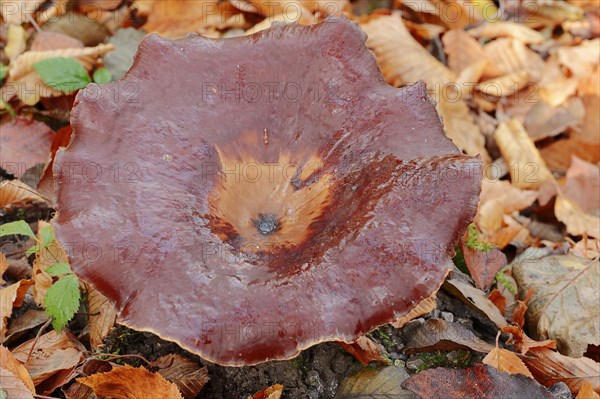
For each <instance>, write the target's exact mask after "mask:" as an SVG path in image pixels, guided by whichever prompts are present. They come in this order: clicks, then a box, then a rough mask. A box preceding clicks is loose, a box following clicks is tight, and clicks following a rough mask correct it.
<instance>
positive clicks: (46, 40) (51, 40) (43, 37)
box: [29, 30, 85, 51]
mask: <svg viewBox="0 0 600 399" xmlns="http://www.w3.org/2000/svg"><path fill="white" fill-rule="evenodd" d="M83 47H85V46H84V45H83V43H82V42H81V40H79V39H75V38H74V37H71V36H67V35H65V34H64V33H60V32H52V31H45V30H43V31H41V32H38V33H36V35H35V36H34V37H33V41H32V42H31V47H30V48H29V50H31V51H48V50H56V49H65V48H83Z"/></svg>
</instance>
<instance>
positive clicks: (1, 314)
mask: <svg viewBox="0 0 600 399" xmlns="http://www.w3.org/2000/svg"><path fill="white" fill-rule="evenodd" d="M32 284H33V283H32V281H31V280H20V281H17V282H16V283H14V284H11V285H9V286H8V287H3V288H0V342H4V339H5V338H6V332H7V329H6V325H7V322H8V318H9V317H10V315H11V314H12V311H13V308H19V307H21V305H22V304H23V300H24V299H25V294H26V293H27V291H28V290H29V287H30V286H31V285H32Z"/></svg>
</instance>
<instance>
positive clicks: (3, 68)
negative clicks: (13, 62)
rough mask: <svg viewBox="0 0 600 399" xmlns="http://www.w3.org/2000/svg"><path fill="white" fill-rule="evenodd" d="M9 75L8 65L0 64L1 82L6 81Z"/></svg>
mask: <svg viewBox="0 0 600 399" xmlns="http://www.w3.org/2000/svg"><path fill="white" fill-rule="evenodd" d="M7 74H8V65H4V64H2V63H1V62H0V80H2V79H4V78H5V77H6V75H7Z"/></svg>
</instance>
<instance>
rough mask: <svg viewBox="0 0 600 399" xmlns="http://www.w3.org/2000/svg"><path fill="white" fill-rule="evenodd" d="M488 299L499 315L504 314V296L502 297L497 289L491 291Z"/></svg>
mask: <svg viewBox="0 0 600 399" xmlns="http://www.w3.org/2000/svg"><path fill="white" fill-rule="evenodd" d="M488 299H489V300H490V301H492V303H493V304H494V305H496V307H497V308H498V310H499V311H500V313H502V314H504V311H505V310H506V298H505V297H504V295H502V293H501V292H500V290H499V289H497V288H495V289H494V290H492V292H490V295H489V296H488Z"/></svg>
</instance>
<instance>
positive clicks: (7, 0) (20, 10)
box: [0, 0, 41, 25]
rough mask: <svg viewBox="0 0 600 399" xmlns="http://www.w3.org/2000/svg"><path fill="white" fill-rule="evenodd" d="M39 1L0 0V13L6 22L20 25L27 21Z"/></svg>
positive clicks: (39, 4)
mask: <svg viewBox="0 0 600 399" xmlns="http://www.w3.org/2000/svg"><path fill="white" fill-rule="evenodd" d="M39 6H41V3H40V2H39V1H38V0H20V1H14V0H0V14H2V18H3V19H4V22H6V23H7V24H11V25H12V24H14V25H21V24H24V23H27V22H29V18H28V16H29V17H31V16H32V15H33V14H34V13H35V12H36V10H37V9H38V7H39Z"/></svg>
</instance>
